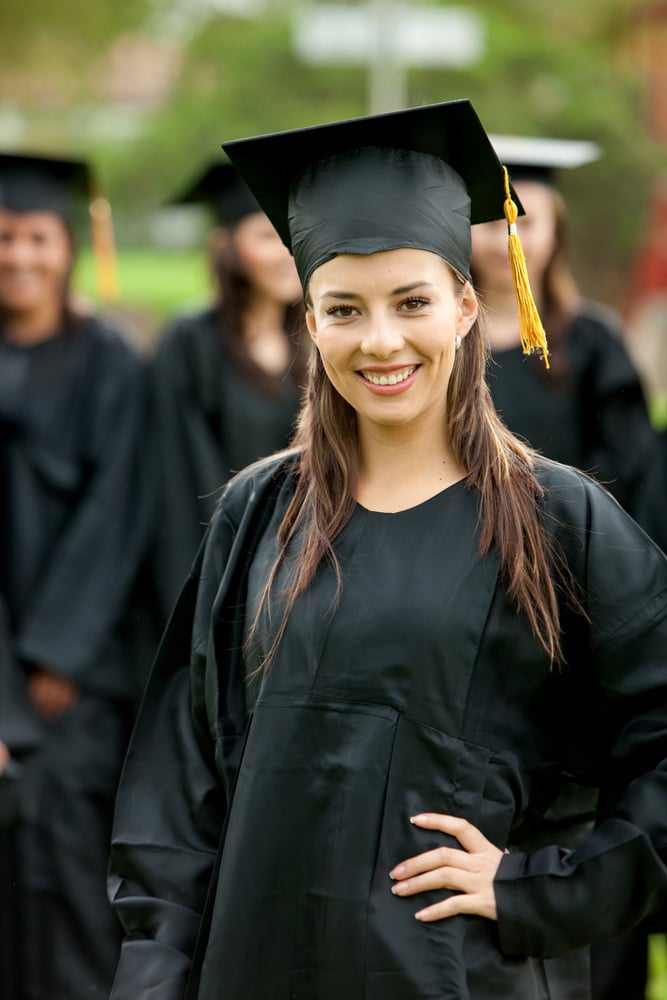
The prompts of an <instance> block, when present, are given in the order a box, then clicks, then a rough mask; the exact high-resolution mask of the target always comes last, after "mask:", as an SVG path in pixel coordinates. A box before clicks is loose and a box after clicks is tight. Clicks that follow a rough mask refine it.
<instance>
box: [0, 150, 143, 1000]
mask: <svg viewBox="0 0 667 1000" xmlns="http://www.w3.org/2000/svg"><path fill="white" fill-rule="evenodd" d="M94 184H95V179H94V176H93V174H92V172H91V171H90V169H89V167H88V166H87V165H86V164H85V163H82V162H80V161H73V160H63V159H55V158H50V157H43V156H34V155H31V154H30V155H28V154H23V153H21V154H17V153H11V154H10V153H2V154H1V155H0V596H1V597H2V599H3V601H4V603H5V604H6V609H7V617H8V632H9V644H10V649H9V656H8V659H9V663H10V665H9V668H8V669H9V670H11V671H12V678H11V689H12V691H14V692H15V693H16V695H17V696H20V697H21V700H22V704H23V705H24V707H25V706H27V707H28V709H29V711H30V712H31V714H32V719H33V723H34V725H35V727H36V728H37V730H38V739H37V740H36V742H35V746H34V747H33V752H32V754H31V755H30V757H29V760H27V761H26V763H25V765H24V767H23V769H22V774H21V782H20V784H21V807H22V814H21V816H20V822H18V825H17V826H16V827H15V829H14V833H13V837H14V845H13V847H14V852H15V861H16V870H15V872H14V878H13V882H14V883H15V886H16V899H14V900H12V899H10V898H7V895H6V894H5V893H3V894H2V898H1V899H0V907H1V908H2V910H3V918H2V923H3V926H4V925H5V923H6V924H8V925H11V926H12V928H13V930H14V931H15V940H16V952H17V953H16V957H17V959H18V962H19V971H18V980H19V982H18V992H19V995H20V997H21V1000H45V998H48V1000H84V998H90V997H91V996H93V995H100V996H101V995H104V993H105V991H108V989H109V986H110V980H111V977H112V973H113V969H114V967H115V964H116V960H117V954H118V948H119V940H120V935H119V927H118V922H117V919H116V917H115V915H114V913H113V912H112V910H111V908H110V907H109V906H108V901H107V898H106V880H105V876H106V865H107V858H108V840H109V833H110V822H111V812H112V805H113V799H114V795H115V788H116V781H117V777H118V772H119V769H120V766H121V763H122V759H123V755H124V752H125V748H126V743H127V737H128V732H129V726H130V723H131V714H132V710H133V707H134V706H135V705H136V701H137V699H138V694H139V692H140V691H141V688H142V686H143V683H145V672H144V673H142V672H141V665H139V664H137V662H136V661H135V660H134V659H133V658H132V657H131V656H130V655H129V654H128V648H127V644H126V637H127V635H128V634H129V628H130V624H131V614H130V610H129V608H128V597H129V593H130V589H131V587H132V584H133V580H134V577H135V574H136V572H137V568H138V566H139V564H140V561H141V559H142V557H143V556H144V555H145V551H146V547H147V544H148V530H149V526H150V520H149V519H150V515H151V502H150V494H149V487H150V479H149V477H147V475H146V473H145V457H144V452H145V441H144V435H145V432H146V418H147V374H146V370H145V365H144V363H143V362H142V360H141V359H140V358H139V356H138V355H137V354H136V352H135V350H134V349H133V348H132V347H131V346H130V344H129V342H128V341H127V340H126V338H125V337H124V336H123V335H122V334H121V332H120V331H118V330H117V329H116V328H115V327H114V326H113V325H112V324H111V323H110V322H109V321H107V320H106V319H103V318H101V317H99V316H97V315H95V314H93V312H92V311H91V310H90V309H88V308H87V307H85V306H82V304H81V303H80V302H79V301H77V300H76V299H75V296H74V295H73V293H72V289H71V275H72V269H73V265H74V254H75V242H76V240H77V239H78V238H79V237H80V236H83V234H84V233H85V231H86V230H87V229H88V227H89V219H92V222H93V238H94V244H95V248H96V252H97V260H98V262H99V264H100V278H101V283H102V287H101V290H102V291H103V292H105V293H107V294H112V292H113V284H114V273H113V259H112V257H111V256H110V247H111V243H110V232H109V216H108V203H107V202H106V201H105V200H104V199H102V198H100V197H99V195H97V193H96V192H95V191H94ZM10 721H13V722H14V723H15V722H16V716H15V714H14V713H12V714H11V717H10V719H8V718H7V713H5V714H4V715H3V713H1V712H0V741H3V742H5V743H6V744H7V745H8V747H9V750H10V751H12V753H14V751H15V740H14V736H13V735H12V733H11V732H10V730H9V728H8V726H9V723H10ZM2 885H3V888H5V887H6V886H5V883H4V882H3V884H2ZM15 902H18V911H17V912H14V911H13V910H11V911H10V912H8V909H10V908H11V907H12V905H13V903H15ZM0 978H2V980H3V1000H5V998H6V997H9V996H10V993H9V988H7V992H5V987H6V983H7V980H6V979H5V977H4V976H0Z"/></svg>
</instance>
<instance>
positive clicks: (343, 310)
mask: <svg viewBox="0 0 667 1000" xmlns="http://www.w3.org/2000/svg"><path fill="white" fill-rule="evenodd" d="M354 311H355V310H354V307H353V306H346V305H342V304H341V305H337V306H331V307H330V308H329V309H327V316H334V317H335V318H336V319H347V318H348V317H349V316H353V315H354Z"/></svg>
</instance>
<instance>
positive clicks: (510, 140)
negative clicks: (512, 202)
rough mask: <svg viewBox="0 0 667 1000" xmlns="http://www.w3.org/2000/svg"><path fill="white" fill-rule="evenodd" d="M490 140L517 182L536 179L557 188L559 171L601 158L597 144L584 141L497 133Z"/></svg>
mask: <svg viewBox="0 0 667 1000" xmlns="http://www.w3.org/2000/svg"><path fill="white" fill-rule="evenodd" d="M489 138H490V140H491V142H492V144H493V148H494V149H495V151H496V153H497V154H498V157H499V158H500V160H502V162H503V163H504V164H505V166H506V167H507V169H508V171H509V174H510V177H511V178H512V180H516V181H518V180H535V181H541V182H542V183H543V184H549V185H551V186H555V185H556V183H557V174H558V171H559V170H563V169H565V170H571V169H573V168H575V167H583V166H585V164H587V163H592V162H593V161H594V160H598V159H599V158H600V156H601V155H602V150H601V149H600V147H599V146H598V144H597V143H595V142H589V141H586V140H581V139H550V138H541V137H537V136H526V135H495V134H492V135H490V136H489Z"/></svg>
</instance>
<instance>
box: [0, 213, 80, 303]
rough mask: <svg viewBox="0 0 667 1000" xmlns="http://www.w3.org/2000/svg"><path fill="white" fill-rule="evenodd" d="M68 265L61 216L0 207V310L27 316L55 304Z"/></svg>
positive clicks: (68, 251)
mask: <svg viewBox="0 0 667 1000" xmlns="http://www.w3.org/2000/svg"><path fill="white" fill-rule="evenodd" d="M71 267H72V244H71V241H70V237H69V233H68V231H67V228H66V226H65V224H64V222H63V221H62V219H60V218H59V217H58V216H57V215H54V214H53V213H51V212H26V213H15V212H8V211H6V210H4V209H2V208H0V309H2V310H4V311H6V312H9V313H12V314H14V315H30V314H32V313H35V314H37V313H40V312H42V311H44V310H45V309H53V308H54V307H56V306H58V307H59V306H60V304H62V302H63V300H64V297H65V292H66V288H67V282H68V278H69V273H70V270H71Z"/></svg>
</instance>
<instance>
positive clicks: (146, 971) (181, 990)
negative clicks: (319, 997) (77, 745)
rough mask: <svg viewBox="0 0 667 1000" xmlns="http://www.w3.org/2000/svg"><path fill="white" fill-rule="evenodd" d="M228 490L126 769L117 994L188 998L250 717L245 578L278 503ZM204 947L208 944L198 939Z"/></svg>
mask: <svg viewBox="0 0 667 1000" xmlns="http://www.w3.org/2000/svg"><path fill="white" fill-rule="evenodd" d="M230 494H232V495H234V488H233V484H230V485H229V487H228V488H227V489H226V491H225V493H223V495H222V497H221V501H220V503H219V505H218V506H217V508H216V511H215V514H214V517H213V519H212V522H211V525H210V527H209V529H208V531H207V534H206V537H205V540H204V541H203V542H202V545H201V546H200V548H199V551H198V554H197V558H196V560H195V564H194V566H193V571H192V573H191V575H190V576H189V577H188V578H187V581H186V583H185V585H184V586H183V588H182V590H181V593H180V596H179V598H178V600H177V602H176V605H175V608H174V610H173V612H172V615H171V617H170V620H169V623H168V626H167V629H166V632H165V635H164V638H163V640H162V642H161V645H160V648H159V650H158V654H157V657H156V661H155V664H154V667H153V670H152V673H151V677H150V680H149V683H148V685H147V688H146V692H145V695H144V699H143V702H142V706H141V709H140V712H139V716H138V720H137V723H136V726H135V730H134V733H133V736H132V739H131V742H130V746H129V750H128V754H127V757H126V761H125V765H124V768H123V773H122V775H121V779H120V784H119V789H118V796H117V802H116V813H115V818H114V826H113V834H112V844H111V855H110V868H109V882H108V885H109V897H110V899H111V902H112V905H113V907H114V909H115V910H116V912H117V914H118V917H119V918H120V921H121V923H122V925H123V927H124V929H125V933H126V937H125V940H124V943H123V947H122V950H121V957H120V962H119V965H118V969H117V974H116V979H115V982H114V988H113V992H112V996H111V1000H154V998H156V997H158V996H159V1000H183V997H184V995H185V990H186V984H187V983H188V981H189V980H190V979H191V976H192V973H193V969H194V975H195V976H196V973H197V970H198V965H197V961H198V959H197V956H198V955H199V952H198V951H197V942H198V941H199V942H202V941H205V939H206V917H207V914H208V910H207V905H206V904H207V898H208V893H209V884H210V883H211V880H212V875H213V872H214V870H215V866H216V858H217V851H218V845H219V842H220V838H221V836H222V832H223V826H224V822H225V816H226V810H227V802H228V800H229V797H230V795H231V789H232V786H233V782H234V777H235V773H236V768H237V766H238V760H239V758H240V751H241V747H242V743H243V739H244V734H245V729H246V725H247V707H246V697H245V683H244V661H243V656H242V653H241V647H242V643H243V629H244V622H245V616H244V597H243V595H244V589H243V588H244V586H245V580H246V579H247V571H248V565H249V556H250V552H251V551H252V547H253V544H254V542H253V539H254V537H255V536H254V532H255V531H259V530H260V527H259V526H258V524H257V523H256V522H255V518H257V519H258V521H259V523H260V524H261V526H262V528H263V526H264V524H265V523H266V521H265V518H266V516H267V512H270V510H271V506H270V504H264V503H260V502H259V501H258V499H257V497H258V492H257V491H255V490H251V491H250V493H247V492H246V491H245V489H244V487H243V485H241V486H239V488H238V490H237V492H236V500H235V501H230V502H229V503H227V502H226V501H228V499H229V496H230ZM199 947H201V943H200V945H199Z"/></svg>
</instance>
